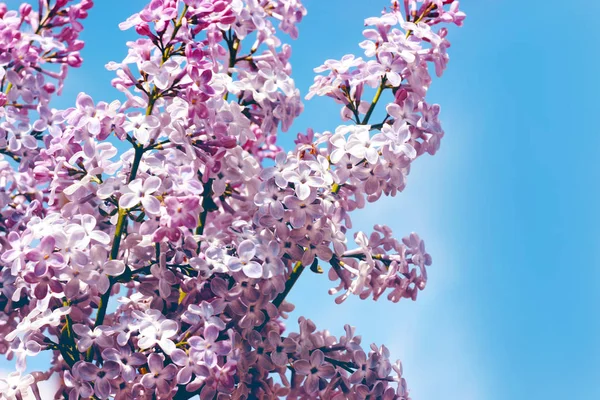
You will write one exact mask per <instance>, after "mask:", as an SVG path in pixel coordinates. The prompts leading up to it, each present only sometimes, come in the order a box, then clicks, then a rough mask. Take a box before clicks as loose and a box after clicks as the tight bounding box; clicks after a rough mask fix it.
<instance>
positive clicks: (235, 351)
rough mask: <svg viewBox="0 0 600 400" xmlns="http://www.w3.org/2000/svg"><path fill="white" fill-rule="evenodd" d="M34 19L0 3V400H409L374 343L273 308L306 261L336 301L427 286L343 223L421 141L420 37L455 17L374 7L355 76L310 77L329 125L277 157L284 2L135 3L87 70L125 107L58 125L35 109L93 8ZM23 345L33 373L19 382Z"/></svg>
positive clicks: (435, 130) (432, 48)
mask: <svg viewBox="0 0 600 400" xmlns="http://www.w3.org/2000/svg"><path fill="white" fill-rule="evenodd" d="M51 3H52V2H50V1H44V0H43V1H40V2H39V4H40V9H39V10H38V11H37V12H35V11H33V10H32V7H31V6H29V5H23V6H21V7H20V9H19V11H7V7H6V6H5V5H4V4H3V3H0V33H1V34H0V67H2V68H0V88H1V90H0V182H1V185H0V211H1V215H2V218H1V220H0V353H3V354H6V356H7V358H9V359H11V358H14V359H16V361H17V370H16V371H15V372H14V373H12V374H10V375H9V376H8V377H6V378H5V379H0V398H6V399H20V398H23V396H25V394H27V393H30V394H31V393H32V394H33V395H34V396H35V397H36V398H38V399H39V398H40V393H39V390H38V388H37V383H38V382H39V381H42V380H46V379H49V378H50V377H51V376H52V375H56V374H57V375H58V376H59V378H60V382H61V386H60V389H59V392H58V393H57V397H63V398H69V399H78V398H89V397H93V398H96V399H108V398H115V399H142V398H149V399H150V398H158V399H170V398H177V399H186V398H191V397H193V396H196V395H199V396H200V398H201V399H213V398H219V399H221V398H233V399H252V398H278V397H287V398H292V399H293V398H298V399H300V398H302V399H305V398H318V397H320V398H327V399H348V398H350V399H366V398H382V399H408V390H407V386H406V383H405V381H404V379H403V378H402V367H401V365H400V363H399V362H392V361H391V360H390V354H389V352H388V350H387V348H386V347H385V346H381V347H377V346H375V345H371V347H370V349H366V350H365V349H363V348H362V347H361V338H360V336H356V335H355V333H354V328H351V327H349V326H346V328H345V332H346V333H345V335H343V336H341V337H336V336H333V335H331V334H330V333H329V332H328V331H327V330H317V328H316V326H315V325H314V324H313V323H312V322H311V321H310V320H309V319H306V318H304V317H301V318H300V319H299V326H298V329H297V332H292V331H290V329H289V326H286V323H285V320H286V319H287V316H288V313H289V312H290V311H292V310H293V308H294V306H293V305H292V304H290V303H288V302H286V297H287V295H288V293H289V292H290V290H291V289H292V288H293V286H294V284H295V283H296V281H297V280H298V279H299V278H300V276H301V274H302V273H303V272H304V270H309V271H311V272H314V273H323V272H325V271H324V268H323V267H322V266H328V270H327V271H326V272H327V275H328V277H329V279H330V280H331V281H333V282H334V288H332V289H331V290H330V293H331V294H336V295H337V297H336V300H335V301H336V302H338V303H339V302H342V301H344V300H345V299H346V298H347V297H348V296H350V295H356V296H359V297H360V298H361V299H366V298H372V299H374V300H377V299H378V298H380V297H381V296H383V295H386V296H387V298H388V299H389V300H391V301H393V302H397V301H399V300H400V299H402V298H410V299H413V300H415V299H416V297H417V293H418V292H419V291H420V290H423V289H424V288H425V285H426V282H427V270H426V268H427V266H429V265H430V264H431V257H430V256H429V254H428V253H427V252H426V250H425V247H424V244H423V241H422V240H421V239H420V238H419V237H418V236H417V235H416V234H414V233H413V234H411V235H409V236H408V237H406V238H404V239H403V240H402V241H399V240H396V239H395V238H394V237H393V236H392V232H391V231H390V229H389V228H388V227H386V226H381V225H376V226H375V227H374V232H373V233H371V234H370V235H367V234H365V233H363V232H358V233H357V234H356V235H355V238H354V242H355V245H351V246H348V241H347V238H346V234H347V231H348V229H350V228H352V220H351V217H350V212H351V211H353V210H355V209H359V208H363V207H365V205H366V204H367V203H368V202H374V201H377V200H378V199H379V198H380V197H381V196H382V195H386V196H387V195H389V196H394V195H396V193H397V192H398V191H402V190H403V189H404V187H405V184H406V179H407V175H408V173H409V170H410V166H411V163H412V162H413V161H414V160H415V159H416V158H418V157H419V156H420V155H422V154H425V153H430V154H434V153H435V152H436V151H437V149H438V147H439V143H440V139H441V138H442V136H443V130H442V128H441V126H440V122H439V119H438V114H439V106H437V105H430V104H428V103H426V102H425V95H426V92H427V89H428V87H429V85H430V83H431V81H432V79H431V77H430V75H429V66H430V65H433V66H434V67H435V70H436V72H437V74H438V75H441V73H442V71H443V70H444V68H445V67H446V63H447V61H448V56H447V53H446V50H447V49H448V47H449V42H448V40H447V39H446V36H447V30H446V28H441V29H438V30H437V31H434V26H436V25H438V24H442V23H455V24H457V25H461V24H462V20H463V19H464V14H463V13H462V12H461V11H459V9H458V1H447V0H445V1H442V0H423V1H414V0H412V1H409V0H406V1H404V14H402V13H401V6H400V3H399V2H398V1H397V0H393V1H392V5H391V8H390V9H389V10H386V11H384V12H383V14H382V16H380V17H377V18H369V19H367V20H366V25H367V26H368V27H367V29H365V31H364V35H365V38H366V40H365V41H364V42H362V43H361V47H362V48H363V49H364V51H365V56H366V57H368V58H369V60H363V59H362V58H356V57H355V56H353V55H347V56H345V57H343V58H342V60H339V61H338V60H328V61H326V62H325V64H324V65H323V66H321V67H319V68H317V69H316V72H318V73H321V72H327V73H328V75H326V76H318V77H317V78H316V79H315V84H314V85H313V86H312V88H311V90H310V93H309V96H308V97H310V96H312V95H315V94H316V95H326V96H329V97H332V98H334V99H335V100H336V101H337V102H339V103H340V104H342V105H343V106H344V108H343V110H342V119H343V121H344V123H343V124H342V125H340V126H338V127H337V128H336V129H334V130H333V132H323V133H315V132H313V131H312V130H309V131H308V132H307V133H306V134H299V135H298V137H297V140H296V142H295V143H296V146H295V148H294V149H293V150H291V151H289V152H284V151H283V150H282V149H281V148H280V147H278V146H277V144H276V136H277V133H278V131H280V130H281V131H284V132H285V131H287V130H288V128H289V127H290V125H291V123H292V121H293V120H294V119H295V118H296V117H297V116H298V115H299V114H300V112H301V111H302V107H303V106H302V103H301V99H300V93H299V90H298V89H297V88H296V87H295V85H294V81H293V79H292V78H291V65H290V63H289V58H290V55H291V47H290V46H289V45H288V44H285V43H283V42H282V41H281V39H280V38H279V35H280V34H281V33H285V34H288V35H289V36H290V37H292V38H295V37H297V35H298V30H297V25H298V23H299V22H300V21H301V20H302V17H303V16H304V15H305V14H306V10H305V8H304V7H303V6H302V4H301V2H300V0H152V1H150V2H149V4H147V5H146V6H145V7H144V9H143V10H142V11H140V12H139V13H137V14H134V15H133V16H131V17H130V18H129V19H128V20H127V21H125V22H123V23H122V24H121V25H120V27H121V28H122V29H129V28H134V29H135V31H136V32H137V33H138V34H139V38H138V39H137V40H136V41H132V42H128V43H127V46H128V47H129V52H128V55H127V56H126V57H125V59H124V60H122V61H121V62H111V63H109V64H108V65H107V68H108V69H109V70H112V71H114V72H115V74H116V77H115V79H113V81H112V85H113V86H114V87H115V88H116V89H117V90H119V91H120V92H121V93H122V94H123V95H124V96H125V97H124V99H125V101H124V102H120V101H113V102H110V103H107V102H98V103H96V102H94V100H93V99H92V98H91V97H90V96H88V95H86V94H85V93H81V94H80V95H79V96H78V97H77V101H76V104H75V106H74V107H72V108H69V109H67V110H53V109H50V108H49V101H50V99H51V96H52V94H54V93H55V92H60V87H61V85H62V82H63V81H64V79H65V77H66V70H67V67H68V66H72V67H77V66H79V65H80V64H81V58H80V56H79V53H78V51H79V50H80V49H81V48H82V46H83V43H82V42H81V41H79V40H78V39H77V37H78V34H79V32H80V31H81V29H82V25H81V23H80V20H81V19H83V18H85V17H86V16H87V10H88V9H90V8H91V6H92V1H91V0H82V1H80V2H79V3H77V4H70V1H69V0H57V1H55V2H53V4H51ZM403 15H404V16H403ZM49 63H55V64H59V65H60V68H58V69H60V73H58V72H56V70H57V68H46V67H45V66H46V65H48V64H49ZM47 78H52V79H55V80H57V81H58V85H59V89H58V90H57V89H56V88H55V86H54V84H52V83H48V82H46V79H47ZM369 88H373V89H374V90H376V92H375V94H374V97H373V99H372V100H370V101H365V100H364V98H365V96H366V92H367V90H368V89H369ZM384 92H389V93H390V94H391V96H389V97H390V102H389V104H387V105H386V106H385V111H386V114H385V117H384V118H383V120H382V121H380V122H379V123H376V124H373V123H371V122H370V119H371V118H372V117H373V115H374V114H373V113H374V110H375V108H376V106H377V104H378V103H379V101H380V100H381V99H382V95H383V94H384ZM111 136H114V137H116V138H117V140H121V141H123V142H129V143H130V144H131V149H130V150H129V151H127V152H125V153H123V154H120V155H119V153H118V151H117V149H116V147H115V146H114V145H113V144H111V142H110V141H109V140H107V139H108V138H109V137H111ZM266 159H272V162H270V163H266V162H264V161H265V160H266ZM266 165H269V166H266ZM109 310H110V312H109ZM42 351H49V352H52V354H53V359H52V366H51V368H50V369H49V370H48V371H46V372H44V373H42V372H36V373H33V374H25V370H26V366H27V358H28V357H32V356H35V355H37V354H39V353H40V352H42Z"/></svg>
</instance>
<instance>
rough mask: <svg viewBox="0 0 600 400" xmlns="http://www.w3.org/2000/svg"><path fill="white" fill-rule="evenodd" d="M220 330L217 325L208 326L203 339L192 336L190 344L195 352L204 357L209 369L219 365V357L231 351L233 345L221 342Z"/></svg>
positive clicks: (225, 341)
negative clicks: (219, 338)
mask: <svg viewBox="0 0 600 400" xmlns="http://www.w3.org/2000/svg"><path fill="white" fill-rule="evenodd" d="M219 333H220V332H219V328H217V327H216V326H215V325H207V326H206V327H205V328H204V334H203V336H204V337H203V338H202V337H200V336H192V337H191V338H189V339H188V343H189V344H190V346H191V347H192V349H194V351H195V352H197V353H198V354H200V355H202V359H203V360H204V362H205V363H206V365H208V366H209V367H214V366H215V365H216V364H217V356H224V355H227V354H229V352H230V351H231V344H230V343H229V342H228V341H227V340H219V341H217V339H218V337H219Z"/></svg>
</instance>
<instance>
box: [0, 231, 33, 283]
mask: <svg viewBox="0 0 600 400" xmlns="http://www.w3.org/2000/svg"><path fill="white" fill-rule="evenodd" d="M7 239H8V243H9V244H10V246H11V249H8V250H4V251H3V252H2V256H1V257H0V260H2V262H5V263H7V264H8V265H11V273H12V274H13V275H15V276H16V275H17V272H18V271H21V270H22V269H23V267H24V265H25V255H26V254H27V249H29V244H30V243H31V241H32V240H33V235H32V233H31V232H29V231H25V232H23V233H22V235H21V236H19V234H18V233H17V232H10V233H9V234H8V236H7Z"/></svg>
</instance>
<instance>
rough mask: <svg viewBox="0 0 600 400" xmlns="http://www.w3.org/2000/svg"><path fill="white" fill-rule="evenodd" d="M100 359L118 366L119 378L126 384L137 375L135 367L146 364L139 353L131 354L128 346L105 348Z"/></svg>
mask: <svg viewBox="0 0 600 400" xmlns="http://www.w3.org/2000/svg"><path fill="white" fill-rule="evenodd" d="M103 347H106V346H103ZM102 358H103V359H105V360H109V361H114V362H116V363H117V364H119V366H120V368H121V376H122V377H123V379H124V380H125V381H126V382H131V381H133V380H134V379H135V375H136V373H137V372H136V367H139V366H140V365H144V364H145V363H146V357H145V356H144V355H143V354H141V353H133V352H132V351H131V348H130V347H129V346H119V347H118V348H116V349H115V348H106V349H104V351H102Z"/></svg>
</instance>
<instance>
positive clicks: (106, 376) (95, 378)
mask: <svg viewBox="0 0 600 400" xmlns="http://www.w3.org/2000/svg"><path fill="white" fill-rule="evenodd" d="M73 368H74V369H77V373H78V374H79V376H80V377H81V378H82V379H83V380H85V381H86V382H93V384H94V394H95V395H96V396H97V397H98V398H99V399H102V400H104V399H108V398H109V397H110V394H111V391H112V387H111V380H112V379H115V378H116V377H118V376H119V373H120V368H119V364H118V363H116V362H114V361H106V362H105V363H104V364H103V365H102V368H99V367H97V366H96V365H94V364H92V363H89V362H85V361H79V362H77V363H76V364H75V366H74V367H73Z"/></svg>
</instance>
